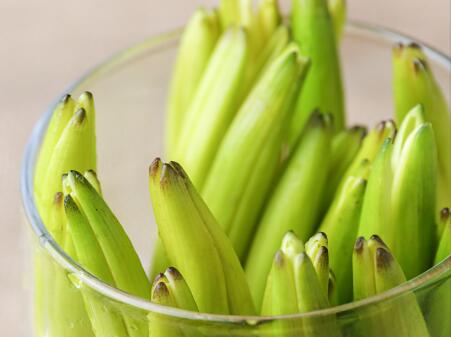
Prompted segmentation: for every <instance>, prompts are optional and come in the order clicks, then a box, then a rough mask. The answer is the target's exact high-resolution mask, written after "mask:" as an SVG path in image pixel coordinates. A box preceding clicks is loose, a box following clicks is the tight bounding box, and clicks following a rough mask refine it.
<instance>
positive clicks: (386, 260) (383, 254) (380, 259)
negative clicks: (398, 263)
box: [375, 247, 393, 270]
mask: <svg viewBox="0 0 451 337" xmlns="http://www.w3.org/2000/svg"><path fill="white" fill-rule="evenodd" d="M375 258H376V267H377V269H379V270H381V269H387V268H388V267H390V265H391V263H392V261H393V256H392V255H391V254H390V252H389V251H388V250H386V249H385V248H383V247H379V248H377V249H376V257H375Z"/></svg>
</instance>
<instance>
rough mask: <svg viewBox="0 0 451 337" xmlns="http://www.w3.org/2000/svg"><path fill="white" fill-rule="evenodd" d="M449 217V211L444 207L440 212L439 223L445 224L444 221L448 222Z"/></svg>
mask: <svg viewBox="0 0 451 337" xmlns="http://www.w3.org/2000/svg"><path fill="white" fill-rule="evenodd" d="M449 216H450V210H449V208H448V207H445V208H443V209H442V210H441V211H440V220H441V221H443V222H445V221H446V220H448V218H449Z"/></svg>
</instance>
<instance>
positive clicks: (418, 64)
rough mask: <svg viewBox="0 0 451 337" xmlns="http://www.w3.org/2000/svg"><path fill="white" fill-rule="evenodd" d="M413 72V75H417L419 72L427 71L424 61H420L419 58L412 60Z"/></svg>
mask: <svg viewBox="0 0 451 337" xmlns="http://www.w3.org/2000/svg"><path fill="white" fill-rule="evenodd" d="M412 65H413V70H414V71H415V73H417V74H418V73H419V72H420V71H425V70H426V69H427V67H428V66H427V63H426V61H425V60H422V59H420V58H414V59H413V60H412Z"/></svg>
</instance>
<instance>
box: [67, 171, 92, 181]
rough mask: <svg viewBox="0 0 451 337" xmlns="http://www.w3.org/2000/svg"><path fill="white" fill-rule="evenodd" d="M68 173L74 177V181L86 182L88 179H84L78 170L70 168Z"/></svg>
mask: <svg viewBox="0 0 451 337" xmlns="http://www.w3.org/2000/svg"><path fill="white" fill-rule="evenodd" d="M69 174H70V175H71V176H72V177H74V179H75V180H76V181H79V182H81V183H87V182H88V181H87V180H86V179H85V177H84V176H83V174H81V173H80V172H78V171H75V170H70V171H69Z"/></svg>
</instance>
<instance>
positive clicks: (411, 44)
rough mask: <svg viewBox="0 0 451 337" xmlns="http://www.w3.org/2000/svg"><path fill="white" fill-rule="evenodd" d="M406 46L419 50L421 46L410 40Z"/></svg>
mask: <svg viewBox="0 0 451 337" xmlns="http://www.w3.org/2000/svg"><path fill="white" fill-rule="evenodd" d="M408 47H409V48H413V49H419V50H421V46H420V45H419V44H418V43H416V42H410V43H409V45H408Z"/></svg>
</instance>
